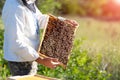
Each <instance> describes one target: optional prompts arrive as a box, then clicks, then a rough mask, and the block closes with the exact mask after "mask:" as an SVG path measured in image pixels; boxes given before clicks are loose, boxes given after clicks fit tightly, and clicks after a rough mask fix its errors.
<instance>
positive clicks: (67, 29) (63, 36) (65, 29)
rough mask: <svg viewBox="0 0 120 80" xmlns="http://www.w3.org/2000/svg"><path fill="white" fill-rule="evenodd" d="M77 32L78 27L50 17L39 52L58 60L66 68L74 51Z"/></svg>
mask: <svg viewBox="0 0 120 80" xmlns="http://www.w3.org/2000/svg"><path fill="white" fill-rule="evenodd" d="M75 30H76V26H75V25H73V24H72V23H70V22H68V21H66V20H61V19H59V18H57V17H55V16H52V15H50V17H49V21H48V24H47V27H46V28H45V29H44V32H43V37H42V40H41V42H40V46H39V49H38V52H39V53H41V54H42V55H45V56H48V57H52V58H58V60H59V61H60V62H61V63H62V64H63V65H64V67H65V66H66V65H67V63H68V59H69V56H70V53H71V50H72V46H73V40H74V34H75ZM40 56H41V55H40Z"/></svg>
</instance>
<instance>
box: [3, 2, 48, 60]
mask: <svg viewBox="0 0 120 80" xmlns="http://www.w3.org/2000/svg"><path fill="white" fill-rule="evenodd" d="M48 18H49V17H48V16H47V15H43V14H42V13H41V12H40V11H39V10H38V9H37V7H36V13H33V12H32V11H30V10H29V9H28V8H27V7H26V6H24V5H23V3H22V1H21V0H6V2H5V5H4V7H3V11H2V20H3V23H4V29H5V32H4V58H5V59H6V60H8V61H15V62H26V61H34V60H36V59H37V58H38V57H39V55H38V53H37V49H38V45H39V42H40V41H39V30H38V29H39V27H40V28H43V27H45V26H46V25H47V22H48Z"/></svg>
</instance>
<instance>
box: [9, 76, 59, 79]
mask: <svg viewBox="0 0 120 80" xmlns="http://www.w3.org/2000/svg"><path fill="white" fill-rule="evenodd" d="M7 80H60V79H56V78H50V77H45V76H41V75H25V76H12V77H9V78H8V79H7Z"/></svg>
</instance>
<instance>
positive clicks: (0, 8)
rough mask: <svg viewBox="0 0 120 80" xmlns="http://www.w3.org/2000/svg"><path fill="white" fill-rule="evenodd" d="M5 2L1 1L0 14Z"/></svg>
mask: <svg viewBox="0 0 120 80" xmlns="http://www.w3.org/2000/svg"><path fill="white" fill-rule="evenodd" d="M4 2H5V0H0V14H1V12H2V7H3V5H4Z"/></svg>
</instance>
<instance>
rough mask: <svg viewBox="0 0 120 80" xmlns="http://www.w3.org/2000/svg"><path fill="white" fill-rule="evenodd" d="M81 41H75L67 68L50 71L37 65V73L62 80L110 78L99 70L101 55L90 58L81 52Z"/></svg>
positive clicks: (103, 79)
mask: <svg viewBox="0 0 120 80" xmlns="http://www.w3.org/2000/svg"><path fill="white" fill-rule="evenodd" d="M81 43H82V42H81V41H80V40H76V41H75V42H74V47H73V50H72V54H71V57H70V60H69V63H68V66H67V68H66V69H65V70H64V69H62V68H61V67H58V68H56V69H55V70H50V69H48V68H46V67H43V66H41V65H39V70H38V73H39V74H42V75H46V76H50V77H58V78H61V79H63V80H107V79H108V78H109V77H110V74H108V73H107V72H106V71H105V70H102V69H101V68H100V66H101V58H102V57H101V55H98V56H96V58H91V57H89V56H88V55H87V51H85V50H81V49H80V46H81Z"/></svg>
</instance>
